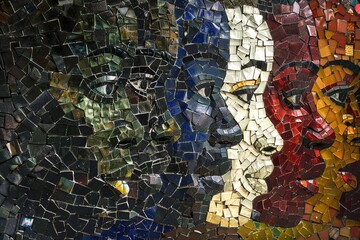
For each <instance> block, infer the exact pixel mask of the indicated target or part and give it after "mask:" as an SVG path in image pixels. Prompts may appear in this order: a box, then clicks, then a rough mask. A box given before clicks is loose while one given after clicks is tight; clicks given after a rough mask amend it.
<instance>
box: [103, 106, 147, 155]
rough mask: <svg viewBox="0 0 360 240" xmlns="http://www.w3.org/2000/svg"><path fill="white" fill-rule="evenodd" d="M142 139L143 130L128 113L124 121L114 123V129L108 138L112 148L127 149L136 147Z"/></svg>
mask: <svg viewBox="0 0 360 240" xmlns="http://www.w3.org/2000/svg"><path fill="white" fill-rule="evenodd" d="M143 138H144V132H143V128H142V126H141V125H140V123H139V122H138V121H137V119H136V118H135V116H134V115H133V114H131V113H130V112H129V114H128V116H127V119H126V120H117V121H115V129H114V130H113V132H112V133H111V135H110V137H109V141H110V143H111V146H112V147H114V148H120V149H127V148H130V147H131V146H135V145H137V144H138V143H139V142H140V141H141V139H143Z"/></svg>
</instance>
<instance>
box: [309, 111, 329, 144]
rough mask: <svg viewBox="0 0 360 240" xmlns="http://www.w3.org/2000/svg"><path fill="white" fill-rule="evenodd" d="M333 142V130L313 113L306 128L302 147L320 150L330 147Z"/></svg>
mask: <svg viewBox="0 0 360 240" xmlns="http://www.w3.org/2000/svg"><path fill="white" fill-rule="evenodd" d="M334 140H335V133H334V130H333V129H332V128H331V127H330V126H329V124H328V123H327V122H326V121H325V120H324V119H323V118H322V117H321V116H320V115H319V114H318V113H313V115H312V119H311V120H310V123H309V125H308V126H307V128H306V132H305V136H304V138H303V145H304V146H305V147H307V148H310V149H318V150H321V149H325V148H328V147H330V146H331V145H332V144H333V143H334Z"/></svg>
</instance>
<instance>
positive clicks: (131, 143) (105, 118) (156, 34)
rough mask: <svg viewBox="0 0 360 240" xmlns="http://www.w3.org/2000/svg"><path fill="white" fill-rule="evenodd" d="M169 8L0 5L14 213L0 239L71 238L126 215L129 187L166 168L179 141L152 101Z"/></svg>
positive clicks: (160, 81)
mask: <svg viewBox="0 0 360 240" xmlns="http://www.w3.org/2000/svg"><path fill="white" fill-rule="evenodd" d="M170 8H171V6H170V5H168V4H166V3H165V2H161V3H157V2H150V3H145V4H139V3H137V2H136V1H133V2H126V1H115V2H114V3H110V2H108V3H106V2H105V1H101V2H98V3H92V2H90V1H89V2H84V3H81V4H80V3H57V2H56V3H55V2H54V3H49V4H46V3H40V4H39V5H37V4H35V3H31V2H29V3H28V4H27V5H26V6H25V7H24V6H20V5H19V6H17V5H16V4H15V5H14V4H13V3H4V5H3V10H4V11H6V13H7V16H8V18H6V19H5V20H4V21H6V25H5V26H2V32H3V35H2V39H4V41H2V42H4V45H3V46H1V52H2V53H3V54H2V56H3V59H6V64H2V76H3V77H2V84H3V86H4V88H5V89H7V90H6V92H4V94H2V96H1V97H2V101H3V103H4V104H3V103H2V106H3V107H2V109H1V114H2V115H3V116H8V117H6V118H10V120H7V121H6V122H7V125H6V126H2V128H1V131H2V142H1V143H2V149H3V150H2V152H3V156H2V161H3V162H4V163H5V164H6V166H5V165H3V167H2V169H3V170H2V172H1V176H2V179H3V181H2V185H1V186H2V188H3V189H4V191H5V192H4V196H6V197H5V198H6V201H7V202H8V204H7V207H6V208H8V207H10V209H11V208H14V207H16V209H17V210H16V211H15V210H14V212H13V213H12V214H11V216H10V215H7V220H5V221H4V222H3V224H2V225H1V226H2V228H3V230H1V232H2V231H5V232H6V233H7V234H8V235H9V236H14V234H19V235H24V236H26V237H29V238H35V239H38V238H47V237H50V238H65V237H67V238H74V237H75V236H77V237H81V236H85V235H93V234H94V233H95V232H98V233H101V231H102V230H106V229H109V228H110V227H111V226H112V225H113V224H114V223H115V220H116V219H130V218H131V216H130V215H129V214H130V210H131V209H133V207H134V203H135V199H137V198H138V196H137V195H138V190H137V187H138V185H139V184H140V183H141V182H142V181H143V180H142V179H143V178H145V179H148V178H147V177H146V176H147V175H149V174H150V175H149V176H151V174H159V173H161V172H163V171H165V170H166V168H167V166H168V164H169V163H170V153H171V151H172V150H171V143H172V142H175V141H176V140H177V139H178V138H179V136H180V128H179V126H178V124H177V123H176V121H175V120H174V119H173V117H172V116H171V114H170V112H169V111H168V110H167V106H166V102H165V98H164V84H165V80H166V78H167V76H168V74H169V71H170V70H171V67H172V65H173V64H174V61H175V58H174V55H175V54H176V52H175V51H176V49H177V45H176V43H177V39H176V35H177V34H176V31H177V29H176V28H175V26H174V25H173V24H172V23H171V21H169V19H168V14H169V13H170V12H169V11H170V10H171V9H170ZM15 12H16V13H15ZM149 12H151V14H150V15H149ZM18 13H19V15H18ZM150 16H151V17H150ZM150 18H151V21H150ZM22 23H23V24H22ZM5 102H6V103H5ZM15 112H16V113H15ZM15 118H16V119H15ZM8 123H10V125H8ZM7 178H9V179H7ZM10 189H12V190H11V193H10V192H9V190H10ZM125 196H126V197H125ZM124 204H125V205H126V206H127V207H125V208H124V207H123V206H124ZM2 206H4V207H5V205H2ZM119 210H120V211H119ZM121 210H124V211H121ZM8 213H9V212H8ZM14 223H16V224H14Z"/></svg>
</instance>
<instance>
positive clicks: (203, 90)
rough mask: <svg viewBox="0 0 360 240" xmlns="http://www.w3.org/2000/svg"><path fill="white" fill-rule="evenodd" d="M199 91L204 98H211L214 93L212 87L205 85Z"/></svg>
mask: <svg viewBox="0 0 360 240" xmlns="http://www.w3.org/2000/svg"><path fill="white" fill-rule="evenodd" d="M198 93H199V94H200V95H201V96H202V97H204V98H209V97H210V95H211V93H212V87H203V88H201V89H199V91H198Z"/></svg>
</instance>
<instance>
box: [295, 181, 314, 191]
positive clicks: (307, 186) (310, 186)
mask: <svg viewBox="0 0 360 240" xmlns="http://www.w3.org/2000/svg"><path fill="white" fill-rule="evenodd" d="M296 183H297V184H298V185H300V186H302V187H304V188H305V189H307V190H308V191H310V192H311V193H313V194H315V193H317V192H318V191H319V187H318V184H317V182H316V180H315V179H308V180H302V179H298V180H296Z"/></svg>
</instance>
